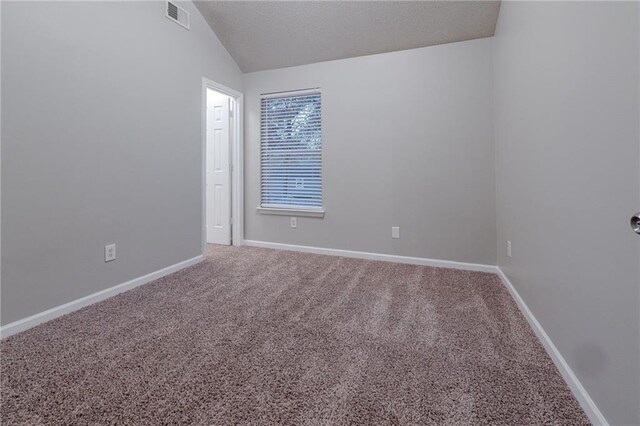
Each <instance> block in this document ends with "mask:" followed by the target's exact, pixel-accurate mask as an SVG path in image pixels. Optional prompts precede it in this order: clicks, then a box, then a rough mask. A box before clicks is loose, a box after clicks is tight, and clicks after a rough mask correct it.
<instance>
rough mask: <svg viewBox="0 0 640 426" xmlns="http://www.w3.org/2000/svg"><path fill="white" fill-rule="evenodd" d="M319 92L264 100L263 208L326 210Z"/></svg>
mask: <svg viewBox="0 0 640 426" xmlns="http://www.w3.org/2000/svg"><path fill="white" fill-rule="evenodd" d="M321 117H322V114H321V103H320V91H319V90H316V89H313V90H304V91H299V92H287V93H279V94H272V95H263V96H262V104H261V119H260V132H261V141H260V145H261V146H260V155H261V158H260V167H261V200H260V205H261V207H267V208H268V207H271V208H284V209H287V208H289V209H301V208H302V209H305V208H307V209H320V208H322V126H321Z"/></svg>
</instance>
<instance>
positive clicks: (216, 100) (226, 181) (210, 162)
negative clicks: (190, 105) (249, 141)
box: [206, 90, 231, 245]
mask: <svg viewBox="0 0 640 426" xmlns="http://www.w3.org/2000/svg"><path fill="white" fill-rule="evenodd" d="M230 105H231V98H229V97H228V96H226V95H222V94H220V93H217V92H215V91H213V90H207V126H206V128H207V130H206V132H207V134H206V137H207V158H206V197H207V200H206V206H207V207H206V214H207V219H206V223H207V243H212V244H225V245H230V244H231V181H230V177H231V174H230V151H229V147H230V140H229V135H230V132H229V128H230V123H229V116H230V114H229V111H230Z"/></svg>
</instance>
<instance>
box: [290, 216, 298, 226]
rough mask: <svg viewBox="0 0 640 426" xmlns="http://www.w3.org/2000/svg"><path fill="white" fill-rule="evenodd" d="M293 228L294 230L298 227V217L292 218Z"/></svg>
mask: <svg viewBox="0 0 640 426" xmlns="http://www.w3.org/2000/svg"><path fill="white" fill-rule="evenodd" d="M291 227H292V228H297V227H298V218H297V217H292V218H291Z"/></svg>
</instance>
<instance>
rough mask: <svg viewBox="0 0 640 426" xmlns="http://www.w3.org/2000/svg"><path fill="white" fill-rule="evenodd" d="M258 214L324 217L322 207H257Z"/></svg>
mask: <svg viewBox="0 0 640 426" xmlns="http://www.w3.org/2000/svg"><path fill="white" fill-rule="evenodd" d="M256 210H257V211H258V213H260V214H274V215H280V216H300V217H319V218H323V217H324V209H279V208H275V207H257V208H256Z"/></svg>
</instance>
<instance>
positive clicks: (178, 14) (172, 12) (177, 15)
mask: <svg viewBox="0 0 640 426" xmlns="http://www.w3.org/2000/svg"><path fill="white" fill-rule="evenodd" d="M166 16H167V18H169V19H171V20H172V21H174V22H175V23H177V24H180V25H182V26H183V27H185V28H186V29H189V12H187V11H186V10H184V9H183V8H181V7H180V6H176V5H175V4H174V3H171V2H170V1H168V2H167V15H166Z"/></svg>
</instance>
